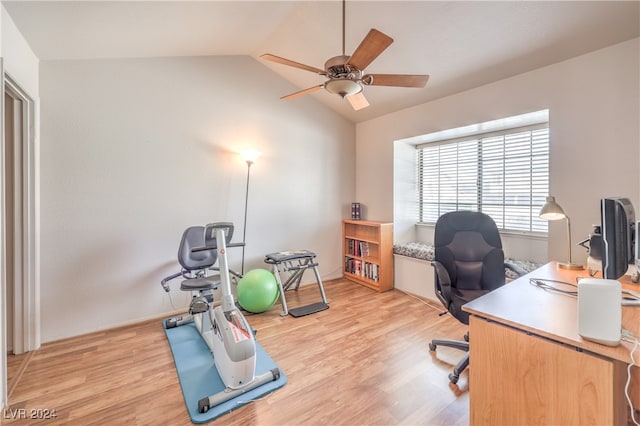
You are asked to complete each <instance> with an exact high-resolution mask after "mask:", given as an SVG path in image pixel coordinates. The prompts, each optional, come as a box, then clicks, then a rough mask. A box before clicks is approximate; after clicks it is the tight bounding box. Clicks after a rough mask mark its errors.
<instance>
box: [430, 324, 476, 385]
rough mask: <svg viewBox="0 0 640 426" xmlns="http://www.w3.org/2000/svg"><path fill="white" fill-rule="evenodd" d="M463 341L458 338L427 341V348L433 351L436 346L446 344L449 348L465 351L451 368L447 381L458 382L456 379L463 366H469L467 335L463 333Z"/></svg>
mask: <svg viewBox="0 0 640 426" xmlns="http://www.w3.org/2000/svg"><path fill="white" fill-rule="evenodd" d="M465 340H467V341H465V342H463V341H460V340H447V339H445V340H437V339H436V340H432V341H431V342H430V343H429V349H430V350H431V351H435V350H436V348H437V347H438V346H446V347H449V348H454V349H459V350H461V351H465V352H466V354H465V356H464V357H463V358H462V359H461V360H460V361H458V363H457V364H456V366H455V367H454V368H453V372H452V373H449V381H450V382H451V383H452V384H454V385H455V384H456V383H458V379H459V378H460V374H461V373H462V372H463V371H464V369H465V368H467V367H468V366H469V342H468V337H467V335H465Z"/></svg>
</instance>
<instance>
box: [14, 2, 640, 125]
mask: <svg viewBox="0 0 640 426" xmlns="http://www.w3.org/2000/svg"><path fill="white" fill-rule="evenodd" d="M2 4H3V5H4V7H5V9H6V10H7V12H8V13H9V15H10V16H11V18H12V19H13V21H14V22H15V24H16V26H17V27H18V29H19V30H20V31H21V32H22V34H23V35H24V37H25V39H26V40H27V42H28V43H29V44H30V46H31V48H32V49H33V51H34V53H35V54H36V55H37V56H38V57H39V58H40V59H41V60H64V59H95V58H132V57H137V58H140V57H158V56H193V55H196V56H199V55H250V56H252V57H254V58H256V60H258V61H260V62H261V63H262V64H264V66H265V67H269V68H270V69H272V70H273V71H274V72H276V73H278V74H280V75H281V76H282V77H283V78H285V79H287V80H289V81H290V82H291V83H292V92H293V91H296V90H300V89H304V88H307V87H311V86H315V85H318V84H322V83H323V82H324V78H323V77H322V76H319V75H317V74H314V73H312V72H308V71H304V70H301V69H298V68H293V67H288V66H285V65H281V64H277V63H272V62H266V61H264V60H262V59H260V58H259V56H260V55H261V54H263V53H271V54H274V55H277V56H281V57H285V58H288V59H291V60H294V61H296V62H300V63H303V64H306V65H311V66H313V67H316V68H323V67H324V62H325V61H326V60H327V59H328V58H330V57H332V56H336V55H340V54H342V3H341V2H340V1H336V0H320V1H287V0H283V1H244V0H239V1H238V0H236V1H195V2H191V1H136V2H129V1H93V0H90V1H74V2H67V1H2ZM345 21H346V33H345V50H346V54H347V55H350V54H351V53H353V51H354V50H355V49H356V47H357V46H358V45H359V43H360V42H361V40H362V39H363V38H364V36H365V35H366V34H367V32H368V31H369V29H371V28H376V29H378V30H380V31H382V32H383V33H385V34H387V35H389V36H391V37H392V38H393V39H394V43H393V44H391V46H390V47H389V48H387V49H386V50H385V51H384V52H383V53H382V54H381V55H380V56H379V57H378V58H377V59H376V60H375V61H374V62H373V63H371V65H369V67H367V71H368V72H373V73H402V74H429V75H430V79H429V82H428V83H427V86H426V87H425V88H424V89H413V88H389V87H373V86H371V87H365V89H364V90H365V94H366V97H367V99H368V101H369V103H370V106H369V107H367V108H365V109H362V110H359V111H353V109H352V108H351V106H350V105H349V103H348V102H347V101H345V100H343V99H341V98H340V97H339V96H337V95H332V94H329V93H327V92H325V91H324V90H319V91H317V92H315V93H314V94H310V95H306V96H312V97H315V98H316V99H317V100H318V101H320V102H323V103H325V104H326V105H327V106H329V107H330V108H332V109H334V110H335V111H337V112H338V113H340V114H342V115H343V116H344V117H346V118H347V119H349V120H351V121H354V122H360V121H365V120H369V119H371V118H374V117H377V116H380V115H384V114H388V113H390V112H393V111H396V110H399V109H403V108H407V107H410V106H413V105H417V104H421V103H424V102H428V101H430V100H434V99H437V98H440V97H444V96H447V95H450V94H453V93H457V92H461V91H464V90H468V89H470V88H473V87H477V86H480V85H483V84H487V83H491V82H494V81H497V80H501V79H504V78H508V77H510V76H513V75H517V74H521V73H523V72H527V71H530V70H533V69H536V68H540V67H544V66H546V65H550V64H553V63H556V62H559V61H562V60H565V59H568V58H571V57H574V56H578V55H581V54H584V53H587V52H590V51H593V50H597V49H600V48H603V47H607V46H610V45H613V44H616V43H620V42H623V41H626V40H629V39H632V38H636V37H638V36H640V1H620V2H617V1H502V2H497V1H415V0H414V1H396V0H393V1H360V0H349V1H347V2H346V15H345ZM212 78H215V76H212ZM594 84H597V82H594ZM286 94H288V93H282V95H286ZM274 101H278V102H280V101H279V100H277V99H275V100H274ZM297 101H298V100H297V99H293V100H289V101H282V102H297Z"/></svg>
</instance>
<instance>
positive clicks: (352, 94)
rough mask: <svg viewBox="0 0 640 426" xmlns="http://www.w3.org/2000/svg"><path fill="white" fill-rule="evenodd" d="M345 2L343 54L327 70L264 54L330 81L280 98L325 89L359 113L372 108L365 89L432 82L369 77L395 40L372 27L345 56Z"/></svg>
mask: <svg viewBox="0 0 640 426" xmlns="http://www.w3.org/2000/svg"><path fill="white" fill-rule="evenodd" d="M344 15H345V0H343V1H342V55H340V56H334V57H333V58H329V59H328V60H327V61H326V62H325V64H324V70H321V69H319V68H316V67H312V66H310V65H305V64H301V63H299V62H295V61H291V60H289V59H285V58H281V57H279V56H276V55H272V54H269V53H265V54H263V55H260V57H261V58H262V59H265V60H267V61H272V62H277V63H279V64H282V65H288V66H291V67H295V68H299V69H303V70H305V71H311V72H313V73H316V74H319V75H322V76H325V77H327V78H328V80H327V81H325V82H324V83H322V84H319V85H317V86H313V87H309V88H308V89H304V90H300V91H298V92H295V93H291V94H289V95H286V96H282V97H281V98H280V99H293V98H296V97H298V96H302V95H306V94H308V93H313V92H315V91H317V90H320V89H325V90H326V91H327V92H329V93H333V94H337V95H340V96H341V97H342V98H346V99H347V100H348V101H349V103H350V104H351V106H352V107H353V109H354V110H356V111H357V110H359V109H362V108H365V107H368V106H369V102H368V101H367V99H366V98H365V96H364V93H363V89H364V86H392V87H415V88H422V87H424V86H425V85H426V84H427V80H429V76H428V75H410V74H365V72H364V69H365V68H366V67H367V66H369V64H370V63H371V62H373V61H374V60H375V59H376V58H377V57H378V56H379V55H380V54H381V53H382V52H383V51H384V50H385V49H386V48H387V47H389V45H391V43H393V39H392V38H391V37H389V36H388V35H386V34H384V33H382V32H380V31H378V30H376V29H375V28H372V29H371V30H370V31H369V33H368V34H367V35H366V37H365V38H364V39H363V40H362V42H361V43H360V45H359V46H358V47H357V48H356V50H355V52H353V55H351V56H346V55H345V53H344V50H345V49H344V45H345V42H344V39H345V16H344Z"/></svg>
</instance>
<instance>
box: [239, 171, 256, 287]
mask: <svg viewBox="0 0 640 426" xmlns="http://www.w3.org/2000/svg"><path fill="white" fill-rule="evenodd" d="M252 164H253V161H251V160H247V186H246V189H245V193H244V224H243V227H242V268H241V270H240V275H243V276H244V248H245V243H246V237H247V209H248V207H249V176H250V174H251V165H252Z"/></svg>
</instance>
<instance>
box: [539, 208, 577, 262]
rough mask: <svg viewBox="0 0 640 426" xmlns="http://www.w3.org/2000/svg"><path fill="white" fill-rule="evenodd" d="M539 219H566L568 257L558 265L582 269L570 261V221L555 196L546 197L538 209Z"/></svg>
mask: <svg viewBox="0 0 640 426" xmlns="http://www.w3.org/2000/svg"><path fill="white" fill-rule="evenodd" d="M539 216H540V219H544V220H560V219H567V240H568V242H569V259H568V262H561V263H558V266H559V267H560V268H562V269H573V270H577V269H584V268H583V266H582V265H580V264H578V263H573V262H572V261H571V221H570V220H569V216H567V214H566V213H565V212H564V210H563V209H562V207H560V205H559V204H558V203H556V198H555V197H547V202H546V203H545V204H544V205H543V206H542V208H541V209H540V214H539Z"/></svg>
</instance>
